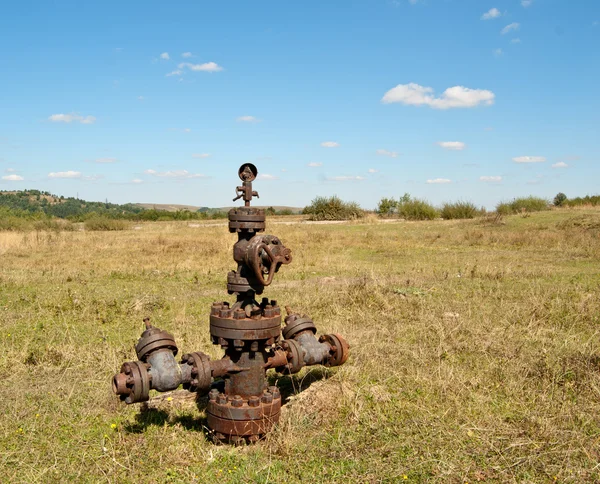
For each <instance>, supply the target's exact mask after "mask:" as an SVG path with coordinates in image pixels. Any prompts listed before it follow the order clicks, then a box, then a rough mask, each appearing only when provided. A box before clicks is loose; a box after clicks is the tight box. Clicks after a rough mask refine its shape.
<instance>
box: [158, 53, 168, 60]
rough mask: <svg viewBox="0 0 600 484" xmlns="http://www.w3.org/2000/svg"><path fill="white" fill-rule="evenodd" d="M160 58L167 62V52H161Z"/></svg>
mask: <svg viewBox="0 0 600 484" xmlns="http://www.w3.org/2000/svg"><path fill="white" fill-rule="evenodd" d="M160 58H161V59H163V60H169V59H170V57H169V53H168V52H163V53H162V54H160Z"/></svg>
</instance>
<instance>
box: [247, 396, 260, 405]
mask: <svg viewBox="0 0 600 484" xmlns="http://www.w3.org/2000/svg"><path fill="white" fill-rule="evenodd" d="M248 405H249V406H251V407H258V406H259V405H260V398H258V397H250V398H249V399H248Z"/></svg>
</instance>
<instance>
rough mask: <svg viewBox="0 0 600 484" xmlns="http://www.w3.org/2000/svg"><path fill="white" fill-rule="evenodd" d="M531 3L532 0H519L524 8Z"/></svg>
mask: <svg viewBox="0 0 600 484" xmlns="http://www.w3.org/2000/svg"><path fill="white" fill-rule="evenodd" d="M532 3H533V0H521V5H522V6H523V7H525V8H527V7H530V6H531V4H532Z"/></svg>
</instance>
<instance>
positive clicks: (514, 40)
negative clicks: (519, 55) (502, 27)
mask: <svg viewBox="0 0 600 484" xmlns="http://www.w3.org/2000/svg"><path fill="white" fill-rule="evenodd" d="M510 43H511V44H520V43H521V39H519V38H518V37H517V38H516V39H512V40H511V41H510Z"/></svg>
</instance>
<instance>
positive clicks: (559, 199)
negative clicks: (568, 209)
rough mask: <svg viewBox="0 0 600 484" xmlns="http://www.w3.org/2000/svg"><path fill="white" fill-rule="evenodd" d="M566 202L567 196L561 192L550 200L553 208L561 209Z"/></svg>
mask: <svg viewBox="0 0 600 484" xmlns="http://www.w3.org/2000/svg"><path fill="white" fill-rule="evenodd" d="M566 201H567V196H566V195H565V194H564V193H563V192H558V193H557V194H556V196H555V197H554V200H552V203H554V206H555V207H562V206H563V204H564V203H565V202H566Z"/></svg>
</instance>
